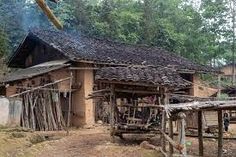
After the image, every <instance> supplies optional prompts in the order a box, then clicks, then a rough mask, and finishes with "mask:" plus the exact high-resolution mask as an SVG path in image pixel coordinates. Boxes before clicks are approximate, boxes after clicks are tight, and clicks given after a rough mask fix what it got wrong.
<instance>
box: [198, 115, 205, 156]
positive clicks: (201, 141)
mask: <svg viewBox="0 0 236 157" xmlns="http://www.w3.org/2000/svg"><path fill="white" fill-rule="evenodd" d="M202 126H203V124H202V111H198V144H199V156H203V153H204V150H203V127H202Z"/></svg>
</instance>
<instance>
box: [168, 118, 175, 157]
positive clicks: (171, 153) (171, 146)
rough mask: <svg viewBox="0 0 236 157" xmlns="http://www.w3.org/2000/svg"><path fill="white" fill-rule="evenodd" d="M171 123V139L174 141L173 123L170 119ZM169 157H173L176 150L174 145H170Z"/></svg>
mask: <svg viewBox="0 0 236 157" xmlns="http://www.w3.org/2000/svg"><path fill="white" fill-rule="evenodd" d="M168 122H169V137H170V138H171V139H173V137H174V134H173V121H172V119H171V118H169V119H168ZM169 153H170V154H169V156H170V157H172V156H173V153H174V148H173V145H172V144H170V143H169Z"/></svg>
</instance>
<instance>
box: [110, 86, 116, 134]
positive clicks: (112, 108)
mask: <svg viewBox="0 0 236 157" xmlns="http://www.w3.org/2000/svg"><path fill="white" fill-rule="evenodd" d="M110 126H111V131H110V133H111V136H112V138H114V131H115V130H114V126H115V86H114V84H112V85H111V95H110Z"/></svg>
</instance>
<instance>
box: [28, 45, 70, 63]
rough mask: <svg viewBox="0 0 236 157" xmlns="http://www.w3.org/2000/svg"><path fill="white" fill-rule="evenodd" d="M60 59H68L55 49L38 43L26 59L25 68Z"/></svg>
mask: <svg viewBox="0 0 236 157" xmlns="http://www.w3.org/2000/svg"><path fill="white" fill-rule="evenodd" d="M60 59H66V57H65V56H64V55H62V53H61V52H58V51H56V50H55V49H54V48H50V47H48V46H46V45H43V44H41V43H40V42H37V44H36V45H35V47H34V49H33V50H32V52H31V53H30V54H29V55H28V56H27V57H26V60H25V67H30V66H33V65H37V64H40V63H44V62H48V61H53V60H60Z"/></svg>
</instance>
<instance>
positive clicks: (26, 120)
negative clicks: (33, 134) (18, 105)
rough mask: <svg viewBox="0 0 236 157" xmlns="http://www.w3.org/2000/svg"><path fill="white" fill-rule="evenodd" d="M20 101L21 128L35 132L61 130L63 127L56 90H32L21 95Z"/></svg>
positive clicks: (58, 95) (63, 122) (63, 121)
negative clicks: (21, 102) (21, 100)
mask: <svg viewBox="0 0 236 157" xmlns="http://www.w3.org/2000/svg"><path fill="white" fill-rule="evenodd" d="M52 89H53V87H52ZM54 89H55V88H54ZM22 99H23V104H22V115H21V125H22V127H24V128H30V129H33V130H37V131H53V130H62V129H63V128H64V127H65V120H64V118H63V115H62V109H61V104H60V94H59V92H57V91H56V90H42V89H39V90H34V91H32V92H29V93H26V94H24V95H22Z"/></svg>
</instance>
